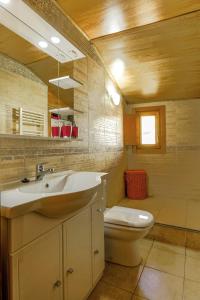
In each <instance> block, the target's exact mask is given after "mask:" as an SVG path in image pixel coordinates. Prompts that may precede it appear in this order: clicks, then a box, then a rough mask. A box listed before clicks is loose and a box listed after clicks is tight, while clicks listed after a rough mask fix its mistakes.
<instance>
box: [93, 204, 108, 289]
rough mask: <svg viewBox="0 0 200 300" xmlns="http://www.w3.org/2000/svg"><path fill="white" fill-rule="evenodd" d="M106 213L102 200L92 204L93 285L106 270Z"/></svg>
mask: <svg viewBox="0 0 200 300" xmlns="http://www.w3.org/2000/svg"><path fill="white" fill-rule="evenodd" d="M104 267H105V262H104V215H103V206H102V203H101V201H97V202H96V203H95V204H93V206H92V268H93V269H92V272H93V285H95V284H96V283H97V281H98V280H99V279H100V277H101V274H102V272H103V270H104Z"/></svg>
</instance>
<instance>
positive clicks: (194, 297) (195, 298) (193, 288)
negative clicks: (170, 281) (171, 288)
mask: <svg viewBox="0 0 200 300" xmlns="http://www.w3.org/2000/svg"><path fill="white" fill-rule="evenodd" d="M183 299H184V300H199V299H200V283H199V282H196V281H191V280H187V279H186V280H185V281H184V297H183Z"/></svg>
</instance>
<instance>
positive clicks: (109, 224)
mask: <svg viewBox="0 0 200 300" xmlns="http://www.w3.org/2000/svg"><path fill="white" fill-rule="evenodd" d="M153 224H154V217H153V215H152V214H151V213H149V212H147V211H142V210H138V209H133V208H126V207H122V206H113V207H112V208H110V209H109V208H107V209H106V210H105V212H104V231H105V256H106V260H107V261H111V262H114V263H117V264H120V265H125V266H137V265H139V264H140V262H141V256H140V253H139V247H138V245H139V241H140V239H141V238H143V237H144V236H146V235H147V233H148V232H149V230H150V229H151V227H152V226H153Z"/></svg>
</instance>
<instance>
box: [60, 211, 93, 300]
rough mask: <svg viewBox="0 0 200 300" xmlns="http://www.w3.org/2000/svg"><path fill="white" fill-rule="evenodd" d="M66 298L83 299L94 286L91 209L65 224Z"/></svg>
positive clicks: (68, 299) (72, 299)
mask: <svg viewBox="0 0 200 300" xmlns="http://www.w3.org/2000/svg"><path fill="white" fill-rule="evenodd" d="M63 233H64V299H65V300H83V299H85V297H86V296H87V295H88V293H89V292H90V290H91V288H92V259H91V257H92V245H91V209H90V208H88V209H86V210H84V211H83V212H81V213H80V214H78V215H77V216H75V217H73V218H72V219H70V220H68V221H66V222H65V224H64V230H63Z"/></svg>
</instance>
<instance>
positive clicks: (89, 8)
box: [57, 0, 200, 103]
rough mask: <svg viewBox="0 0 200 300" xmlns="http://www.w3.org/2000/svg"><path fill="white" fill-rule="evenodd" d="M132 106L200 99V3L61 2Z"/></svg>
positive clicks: (176, 0)
mask: <svg viewBox="0 0 200 300" xmlns="http://www.w3.org/2000/svg"><path fill="white" fill-rule="evenodd" d="M57 3H58V5H59V6H60V7H61V8H62V9H63V11H64V12H65V13H66V14H67V15H69V16H70V17H71V18H72V19H73V20H74V22H75V23H76V24H77V25H78V26H79V27H80V28H81V30H82V31H84V33H85V34H86V35H87V36H88V38H89V39H90V40H92V42H93V43H94V45H95V46H96V48H97V50H98V51H99V53H100V55H101V57H102V59H103V61H104V63H105V66H106V68H107V69H108V71H109V72H110V73H111V74H112V76H113V77H114V79H115V80H116V82H117V83H118V85H119V87H120V89H121V91H122V93H123V95H124V96H125V98H126V100H127V101H128V102H130V103H133V102H134V103H135V102H144V101H145V102H146V101H159V100H178V99H192V98H200V84H199V83H200V1H199V0H167V1H166V0H79V1H74V0H68V1H65V0H57Z"/></svg>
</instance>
